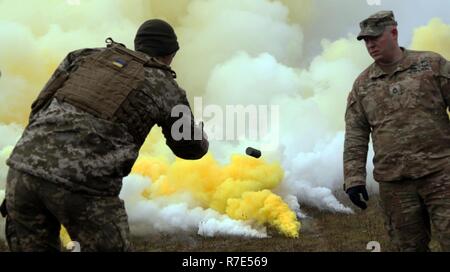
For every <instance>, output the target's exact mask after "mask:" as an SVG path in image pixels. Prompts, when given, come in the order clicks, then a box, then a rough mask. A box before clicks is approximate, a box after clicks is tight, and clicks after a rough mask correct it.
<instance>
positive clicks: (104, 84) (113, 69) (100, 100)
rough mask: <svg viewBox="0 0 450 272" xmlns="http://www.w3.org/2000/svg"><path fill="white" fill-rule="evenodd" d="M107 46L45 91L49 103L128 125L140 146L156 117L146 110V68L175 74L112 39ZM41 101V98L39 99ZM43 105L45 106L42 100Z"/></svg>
mask: <svg viewBox="0 0 450 272" xmlns="http://www.w3.org/2000/svg"><path fill="white" fill-rule="evenodd" d="M107 42H108V43H109V44H108V47H107V48H106V49H104V50H102V51H100V52H97V53H93V54H91V55H88V56H87V57H85V58H84V59H83V60H82V61H81V62H80V64H79V65H78V66H77V67H76V69H75V70H74V71H71V72H70V74H69V75H68V76H66V77H65V78H63V79H60V80H57V81H58V82H57V83H55V84H52V85H56V86H49V88H52V89H53V90H43V91H42V93H49V91H50V93H52V95H47V96H48V97H47V98H46V100H47V101H46V102H47V103H48V101H49V100H51V98H52V97H56V98H57V99H58V100H59V101H62V102H67V103H69V104H71V105H73V106H75V107H77V108H79V109H81V110H83V111H86V112H88V113H90V114H92V115H94V116H95V117H98V118H101V119H105V120H108V121H112V122H115V123H122V124H125V125H126V126H127V128H128V130H129V132H130V134H131V135H133V137H134V138H135V141H136V143H137V144H139V145H142V144H143V142H144V140H145V138H146V137H147V135H148V133H149V132H150V129H151V127H152V126H153V125H154V124H155V120H154V116H149V113H148V112H146V111H145V108H146V105H145V104H143V103H148V100H144V99H143V96H145V95H144V94H143V93H142V92H140V91H139V90H141V89H142V88H141V87H142V84H145V70H144V67H146V66H147V67H154V68H157V69H162V70H166V71H169V72H170V73H171V74H172V76H173V77H175V72H173V71H172V70H171V69H170V67H169V66H165V65H162V64H160V63H158V62H156V61H155V60H154V59H152V58H150V57H148V56H147V55H145V54H144V53H141V52H136V51H132V50H129V49H127V48H126V47H125V46H123V45H122V44H119V43H115V42H114V41H113V40H112V39H110V38H109V39H107ZM38 100H39V98H38ZM41 104H45V101H42V102H41Z"/></svg>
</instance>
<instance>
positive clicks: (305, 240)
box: [0, 196, 393, 252]
mask: <svg viewBox="0 0 450 272" xmlns="http://www.w3.org/2000/svg"><path fill="white" fill-rule="evenodd" d="M339 198H340V199H341V200H342V202H343V203H344V204H346V205H347V204H348V205H349V203H348V201H347V199H346V198H345V197H344V196H339ZM302 210H303V211H305V212H306V213H307V214H308V215H309V217H308V218H307V219H303V220H302V225H303V227H302V232H301V235H300V238H298V239H289V238H286V237H283V236H281V235H280V234H278V233H277V232H275V231H274V230H269V234H270V236H271V237H270V238H265V239H248V238H240V237H213V238H205V237H201V236H197V235H193V234H185V235H183V234H178V235H176V236H174V235H154V236H148V237H133V239H132V243H133V247H134V250H135V251H146V252H252V251H258V252H260V251H263V252H322V251H327V252H328V251H338V252H341V251H345V252H347V251H352V252H353V251H363V252H364V251H368V250H366V245H367V243H368V242H369V241H378V242H380V244H381V250H382V251H392V250H393V247H392V245H391V243H390V242H389V239H388V236H387V234H386V231H385V228H384V225H383V217H382V214H381V209H380V207H379V200H378V197H377V196H373V197H372V198H371V200H370V202H369V208H368V209H367V210H365V211H356V213H355V214H351V215H344V214H337V213H331V212H327V211H320V210H318V209H316V208H312V207H305V206H303V207H302ZM6 250H7V248H6V247H5V246H4V245H3V243H0V251H6Z"/></svg>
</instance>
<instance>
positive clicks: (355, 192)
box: [346, 185, 369, 210]
mask: <svg viewBox="0 0 450 272" xmlns="http://www.w3.org/2000/svg"><path fill="white" fill-rule="evenodd" d="M346 192H347V194H348V196H349V197H350V200H351V201H352V202H353V204H355V205H356V206H358V207H359V208H361V209H362V210H365V209H367V204H366V202H364V201H362V200H361V197H360V195H359V194H362V196H363V198H364V200H365V201H369V195H368V194H367V190H366V186H365V185H358V186H355V187H351V188H348V189H347V191H346Z"/></svg>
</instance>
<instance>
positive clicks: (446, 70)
mask: <svg viewBox="0 0 450 272" xmlns="http://www.w3.org/2000/svg"><path fill="white" fill-rule="evenodd" d="M440 68H441V69H440V79H439V80H440V85H441V91H442V97H443V98H444V100H445V103H446V105H447V108H448V107H450V62H449V61H447V60H446V59H445V58H441V60H440Z"/></svg>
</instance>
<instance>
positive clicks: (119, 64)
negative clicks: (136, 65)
mask: <svg viewBox="0 0 450 272" xmlns="http://www.w3.org/2000/svg"><path fill="white" fill-rule="evenodd" d="M112 64H114V65H115V66H117V67H119V68H123V67H124V66H125V65H126V64H127V63H126V61H124V60H122V59H115V60H114V61H113V62H112Z"/></svg>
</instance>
